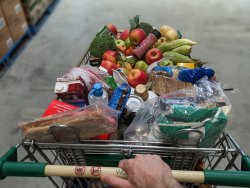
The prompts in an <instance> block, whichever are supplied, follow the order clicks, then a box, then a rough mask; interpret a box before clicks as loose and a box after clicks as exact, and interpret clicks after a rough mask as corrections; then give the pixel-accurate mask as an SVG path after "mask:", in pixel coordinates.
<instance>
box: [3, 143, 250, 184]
mask: <svg viewBox="0 0 250 188" xmlns="http://www.w3.org/2000/svg"><path fill="white" fill-rule="evenodd" d="M246 162H249V157H248V158H246ZM247 164H248V165H249V164H250V163H247ZM172 173H173V176H174V178H175V179H176V180H177V181H179V182H188V183H205V184H210V185H223V186H237V187H250V171H223V170H205V171H181V170H172ZM104 174H110V175H114V176H117V177H120V178H125V179H126V178H127V173H126V172H125V171H123V170H122V169H121V168H115V167H95V166H68V165H48V164H46V163H35V162H17V148H15V147H12V148H10V150H9V151H8V152H7V153H6V154H4V155H3V156H2V157H1V158H0V179H4V178H5V177H7V176H25V177H45V176H61V177H80V178H84V177H86V178H99V177H100V175H104Z"/></svg>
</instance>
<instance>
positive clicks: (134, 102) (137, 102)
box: [123, 94, 143, 125]
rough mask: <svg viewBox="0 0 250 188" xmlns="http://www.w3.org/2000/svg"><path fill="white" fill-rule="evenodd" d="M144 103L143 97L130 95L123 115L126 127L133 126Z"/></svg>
mask: <svg viewBox="0 0 250 188" xmlns="http://www.w3.org/2000/svg"><path fill="white" fill-rule="evenodd" d="M142 103H143V99H142V98H141V97H139V96H137V95H133V94H131V95H130V97H129V99H128V101H127V103H126V106H125V110H124V113H123V121H124V123H125V124H126V125H129V124H131V122H132V121H133V119H134V118H135V116H136V112H137V111H138V110H139V108H140V106H141V104H142Z"/></svg>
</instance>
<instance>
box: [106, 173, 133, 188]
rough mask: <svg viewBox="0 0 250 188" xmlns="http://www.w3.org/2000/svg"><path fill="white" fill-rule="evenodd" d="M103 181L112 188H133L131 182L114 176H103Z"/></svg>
mask: <svg viewBox="0 0 250 188" xmlns="http://www.w3.org/2000/svg"><path fill="white" fill-rule="evenodd" d="M101 181H102V182H103V183H106V184H108V185H109V186H111V187H112V188H132V186H131V184H130V182H129V181H128V180H126V179H122V178H118V177H116V176H113V175H102V176H101Z"/></svg>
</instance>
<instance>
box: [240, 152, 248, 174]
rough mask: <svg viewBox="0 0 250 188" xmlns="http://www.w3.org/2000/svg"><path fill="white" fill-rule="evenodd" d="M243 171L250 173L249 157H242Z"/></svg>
mask: <svg viewBox="0 0 250 188" xmlns="http://www.w3.org/2000/svg"><path fill="white" fill-rule="evenodd" d="M241 170H242V171H250V157H249V156H247V155H244V156H242V159H241Z"/></svg>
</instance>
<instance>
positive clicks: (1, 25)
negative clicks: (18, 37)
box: [0, 18, 5, 29]
mask: <svg viewBox="0 0 250 188" xmlns="http://www.w3.org/2000/svg"><path fill="white" fill-rule="evenodd" d="M4 26H5V21H4V19H3V18H0V29H3V27H4Z"/></svg>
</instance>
